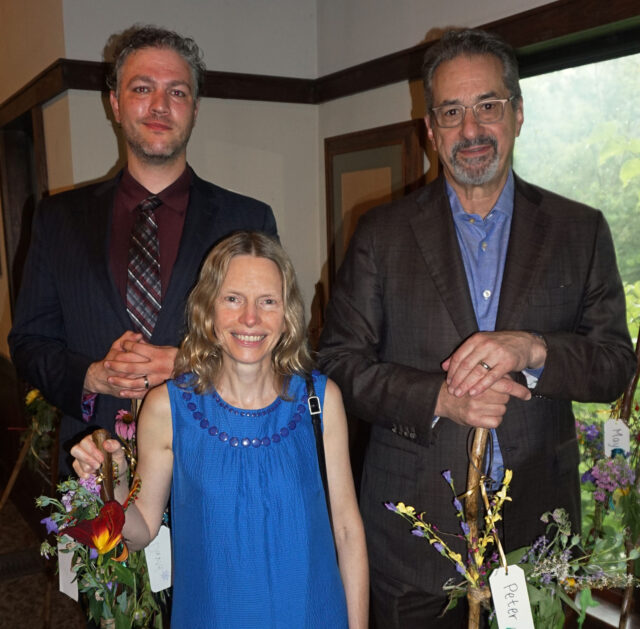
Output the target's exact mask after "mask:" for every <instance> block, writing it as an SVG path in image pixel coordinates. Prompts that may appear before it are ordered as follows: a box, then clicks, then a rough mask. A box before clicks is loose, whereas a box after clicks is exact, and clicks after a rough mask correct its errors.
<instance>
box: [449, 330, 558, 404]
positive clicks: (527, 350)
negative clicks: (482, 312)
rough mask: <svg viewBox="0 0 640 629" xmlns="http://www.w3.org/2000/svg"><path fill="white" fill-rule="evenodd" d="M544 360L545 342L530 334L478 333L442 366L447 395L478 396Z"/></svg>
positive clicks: (542, 362)
mask: <svg viewBox="0 0 640 629" xmlns="http://www.w3.org/2000/svg"><path fill="white" fill-rule="evenodd" d="M546 358H547V347H546V344H545V342H544V341H543V340H542V339H541V338H540V337H538V336H536V335H534V334H531V332H516V331H514V332H511V331H506V332H477V333H476V334H474V335H473V336H470V337H469V338H468V339H467V340H466V341H465V342H464V343H463V344H462V345H460V347H459V348H458V349H457V350H456V351H455V352H454V353H453V354H452V355H451V356H450V357H449V358H447V360H445V361H444V362H443V363H442V368H443V369H444V370H445V371H446V372H447V386H448V392H449V394H451V395H454V396H456V397H463V396H464V395H466V394H467V393H468V394H469V395H470V396H471V397H475V396H478V395H481V394H482V393H483V392H485V391H487V390H488V389H489V388H490V387H492V386H493V385H494V384H496V383H497V382H499V381H500V380H501V379H502V378H503V377H504V376H505V375H507V374H509V373H511V372H514V371H522V370H523V369H538V368H540V367H543V366H544V362H545V360H546Z"/></svg>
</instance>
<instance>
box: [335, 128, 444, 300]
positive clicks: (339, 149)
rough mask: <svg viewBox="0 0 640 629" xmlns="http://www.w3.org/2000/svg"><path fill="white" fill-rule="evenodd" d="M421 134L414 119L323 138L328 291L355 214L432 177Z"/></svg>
mask: <svg viewBox="0 0 640 629" xmlns="http://www.w3.org/2000/svg"><path fill="white" fill-rule="evenodd" d="M426 136H427V132H426V128H425V124H424V120H422V119H416V120H408V121H405V122H399V123H396V124H390V125H385V126H383V127H376V128H374V129H366V130H363V131H356V132H354V133H348V134H345V135H339V136H334V137H330V138H326V139H325V141H324V154H325V181H326V197H327V248H328V252H327V253H328V271H329V291H331V285H332V284H333V281H334V280H335V276H336V273H337V271H338V269H339V268H340V264H342V260H343V259H344V254H345V252H346V250H347V246H348V244H349V240H350V239H351V236H352V235H353V232H354V230H355V227H356V225H357V223H358V219H359V218H360V217H361V216H362V215H363V214H364V213H365V212H367V211H368V210H370V209H371V208H373V207H376V206H378V205H382V204H383V203H388V202H389V201H393V200H395V199H398V198H400V197H402V196H404V195H406V194H408V193H409V192H411V191H413V190H415V189H416V188H418V187H420V186H422V185H424V184H425V183H428V182H429V181H432V180H433V179H435V178H436V177H437V175H438V157H437V154H436V153H435V151H434V150H433V149H432V147H431V145H430V143H429V142H427V137H426ZM425 158H426V159H425ZM425 164H426V172H425Z"/></svg>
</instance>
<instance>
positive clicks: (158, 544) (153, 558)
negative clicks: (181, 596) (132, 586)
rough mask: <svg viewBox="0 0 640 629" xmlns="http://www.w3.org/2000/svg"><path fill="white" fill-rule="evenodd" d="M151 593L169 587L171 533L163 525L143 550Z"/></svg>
mask: <svg viewBox="0 0 640 629" xmlns="http://www.w3.org/2000/svg"><path fill="white" fill-rule="evenodd" d="M144 556H145V558H146V560H147V568H148V569H149V583H150V585H151V591H152V592H160V591H161V590H166V589H167V588H168V587H171V577H172V574H171V533H170V531H169V527H168V526H165V525H164V524H163V525H162V526H161V527H160V530H159V531H158V535H157V536H156V538H155V539H154V540H153V541H152V542H151V543H150V544H149V545H148V546H147V547H146V548H145V549H144Z"/></svg>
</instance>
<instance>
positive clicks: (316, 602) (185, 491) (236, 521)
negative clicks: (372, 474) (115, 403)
mask: <svg viewBox="0 0 640 629" xmlns="http://www.w3.org/2000/svg"><path fill="white" fill-rule="evenodd" d="M184 382H185V377H184V376H183V377H182V379H178V380H177V381H170V382H168V383H167V386H168V389H169V398H170V400H171V415H172V418H173V452H174V461H173V480H172V485H171V532H172V541H173V558H174V575H173V577H174V579H173V582H174V585H173V607H172V617H171V627H172V629H199V628H201V629H313V628H317V629H326V628H327V627H330V628H331V629H342V628H346V627H347V611H346V601H345V595H344V588H343V586H342V581H341V578H340V573H339V571H338V566H337V561H336V555H335V550H334V545H333V539H332V535H331V527H330V524H329V519H328V515H327V508H326V503H325V496H324V490H323V487H322V481H321V478H320V472H319V469H318V461H317V456H316V447H315V439H314V435H313V427H312V425H311V417H310V415H309V409H308V407H307V395H306V384H305V381H304V379H303V378H300V377H299V376H293V377H292V378H291V380H290V382H289V387H288V396H289V397H290V398H291V399H292V401H286V400H283V399H281V398H278V399H276V401H275V402H273V403H272V404H271V405H270V406H268V407H266V408H264V409H261V410H242V409H239V408H235V407H232V406H229V405H228V404H226V403H225V402H224V400H222V399H221V398H220V397H219V396H218V395H217V393H215V392H213V393H211V394H208V395H204V396H202V395H197V394H196V393H194V392H193V390H192V389H191V388H184ZM181 383H182V386H180V384H181ZM325 385H326V377H325V376H319V375H318V374H314V386H315V389H316V394H317V395H318V397H319V398H320V399H321V400H323V399H324V391H325Z"/></svg>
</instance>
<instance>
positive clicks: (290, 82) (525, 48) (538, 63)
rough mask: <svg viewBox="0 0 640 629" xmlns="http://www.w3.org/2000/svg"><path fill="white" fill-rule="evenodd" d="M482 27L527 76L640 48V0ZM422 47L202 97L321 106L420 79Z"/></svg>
mask: <svg viewBox="0 0 640 629" xmlns="http://www.w3.org/2000/svg"><path fill="white" fill-rule="evenodd" d="M479 28H483V29H486V30H490V31H493V32H495V33H498V34H499V35H501V36H502V37H504V38H505V39H506V40H507V41H508V42H509V43H510V44H511V45H512V46H514V47H515V48H516V50H517V53H518V57H519V59H520V64H521V76H523V77H524V76H531V75H533V74H539V73H541V72H548V71H550V70H556V69H560V68H563V67H567V66H570V65H577V64H580V63H590V62H592V61H594V60H598V59H603V58H608V57H612V56H618V55H620V54H628V53H630V52H635V51H638V50H640V5H639V4H638V1H637V0H609V2H603V1H602V0H557V1H556V2H551V3H550V4H545V5H542V6H540V7H535V8H533V9H530V10H528V11H524V12H522V13H518V14H516V15H511V16H509V17H506V18H504V19H501V20H497V21H495V22H490V23H488V24H484V25H481V26H480V27H479ZM430 45H432V43H422V44H419V45H417V46H413V47H411V48H407V49H405V50H401V51H398V52H395V53H393V54H390V55H386V56H384V57H380V58H378V59H374V60H372V61H367V62H365V63H361V64H359V65H356V66H353V67H350V68H346V69H344V70H340V71H339V72H334V73H332V74H328V75H326V76H323V77H320V78H318V79H298V78H289V77H281V76H265V75H257V74H243V73H237V72H217V71H212V72H207V75H206V78H205V86H204V90H203V93H202V96H204V97H209V98H234V99H242V100H265V101H272V102H274V101H275V102H283V103H301V104H319V103H324V102H327V101H330V100H333V99H336V98H342V97H344V96H349V95H352V94H356V93H359V92H363V91H366V90H370V89H374V88H377V87H382V86H384V85H389V84H392V83H398V82H401V81H406V80H412V79H417V78H419V77H420V68H421V66H422V59H423V57H424V53H425V51H426V49H427V48H428V47H429V46H430ZM107 69H108V66H107V64H106V63H101V62H92V61H78V60H71V59H58V60H57V61H55V62H54V63H52V64H51V65H50V66H49V67H48V68H46V69H45V70H43V71H42V72H41V73H40V74H39V75H38V76H36V77H35V78H34V79H33V80H32V81H30V82H29V83H27V85H25V86H24V87H23V88H22V89H21V90H19V91H18V92H16V93H15V94H14V95H13V96H11V97H9V98H8V99H7V100H6V101H4V102H3V103H2V104H0V127H3V126H5V125H6V124H8V123H10V122H11V121H12V120H15V119H16V118H18V117H19V116H20V115H22V114H23V113H25V112H26V111H28V110H30V109H31V108H33V107H35V106H37V105H42V104H43V103H45V102H47V101H48V100H51V99H52V98H54V97H55V96H57V95H58V94H60V93H62V92H64V91H65V90H69V89H80V90H99V91H102V90H105V89H106V87H105V86H106V82H105V78H106V73H107Z"/></svg>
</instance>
